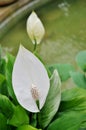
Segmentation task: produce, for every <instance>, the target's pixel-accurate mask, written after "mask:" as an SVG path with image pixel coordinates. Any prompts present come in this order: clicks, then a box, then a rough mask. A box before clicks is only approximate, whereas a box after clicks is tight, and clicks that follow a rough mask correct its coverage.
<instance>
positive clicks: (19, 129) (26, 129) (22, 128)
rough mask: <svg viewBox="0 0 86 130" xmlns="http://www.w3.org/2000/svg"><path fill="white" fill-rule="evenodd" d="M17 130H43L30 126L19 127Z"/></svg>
mask: <svg viewBox="0 0 86 130" xmlns="http://www.w3.org/2000/svg"><path fill="white" fill-rule="evenodd" d="M16 130H41V129H37V128H34V127H32V126H30V125H23V126H20V127H18V128H17V129H16Z"/></svg>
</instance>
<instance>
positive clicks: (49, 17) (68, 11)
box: [0, 0, 86, 64]
mask: <svg viewBox="0 0 86 130" xmlns="http://www.w3.org/2000/svg"><path fill="white" fill-rule="evenodd" d="M36 12H37V14H38V16H39V17H40V18H41V20H42V22H43V24H44V26H45V29H46V34H45V37H44V39H43V41H42V43H41V44H40V45H39V46H38V48H37V51H38V53H39V54H40V56H41V58H42V59H43V60H44V62H45V63H48V64H49V63H66V62H68V63H73V64H75V55H76V54H77V53H78V52H79V51H81V50H85V49H86V0H65V1H61V0H60V1H59V0H56V1H55V0H54V1H53V2H52V3H50V4H48V5H46V6H43V7H41V8H39V9H37V10H36ZM28 15H29V14H28ZM26 20H27V17H26V18H25V19H24V20H22V21H20V22H19V23H17V24H16V25H15V26H14V27H13V28H12V29H11V30H10V31H9V32H8V33H7V34H6V35H5V36H4V38H3V39H2V40H1V41H0V44H2V46H3V49H4V50H5V51H9V52H11V53H13V54H16V53H17V51H18V48H19V44H20V43H21V44H23V45H24V46H25V47H27V48H28V49H29V50H31V51H32V50H33V44H32V43H31V41H30V40H29V37H28V35H27V32H26Z"/></svg>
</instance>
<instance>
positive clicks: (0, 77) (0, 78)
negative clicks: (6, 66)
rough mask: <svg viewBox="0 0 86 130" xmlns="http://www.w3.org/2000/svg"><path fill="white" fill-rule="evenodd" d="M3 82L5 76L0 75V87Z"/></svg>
mask: <svg viewBox="0 0 86 130" xmlns="http://www.w3.org/2000/svg"><path fill="white" fill-rule="evenodd" d="M4 81H5V76H4V75H2V74H0V86H1V85H2V83H3V82H4Z"/></svg>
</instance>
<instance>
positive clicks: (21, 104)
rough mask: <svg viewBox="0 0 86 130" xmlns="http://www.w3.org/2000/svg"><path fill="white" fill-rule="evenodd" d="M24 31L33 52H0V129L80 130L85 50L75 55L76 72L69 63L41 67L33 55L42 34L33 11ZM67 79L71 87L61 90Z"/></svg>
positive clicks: (85, 120)
mask: <svg viewBox="0 0 86 130" xmlns="http://www.w3.org/2000/svg"><path fill="white" fill-rule="evenodd" d="M27 32H28V34H29V36H30V38H31V40H32V42H33V44H34V52H35V53H32V52H30V51H29V50H27V49H25V48H24V47H23V46H22V45H20V48H19V51H18V54H17V56H16V57H15V56H13V55H11V54H9V53H8V54H7V55H6V56H5V57H2V49H0V130H84V129H85V128H86V51H85V50H84V51H81V52H79V53H78V54H77V56H76V63H77V66H78V67H79V68H80V69H78V70H76V69H75V67H74V66H73V65H71V64H58V63H57V64H52V65H44V64H43V63H42V62H41V61H40V59H39V58H38V57H37V56H35V54H36V47H37V44H39V43H40V42H41V40H42V38H43V35H44V33H45V30H44V27H43V25H42V23H41V21H40V19H39V18H38V16H37V15H36V14H35V12H33V13H32V14H31V15H30V17H29V18H28V21H27ZM78 67H77V68H78ZM69 78H71V79H72V82H73V83H74V86H72V87H71V88H70V84H69V89H65V90H64V91H62V84H63V83H64V82H67V81H68V79H69Z"/></svg>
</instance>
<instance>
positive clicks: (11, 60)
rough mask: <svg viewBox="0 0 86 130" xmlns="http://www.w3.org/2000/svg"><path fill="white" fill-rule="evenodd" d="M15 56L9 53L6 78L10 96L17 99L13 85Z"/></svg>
mask: <svg viewBox="0 0 86 130" xmlns="http://www.w3.org/2000/svg"><path fill="white" fill-rule="evenodd" d="M14 60H15V58H14V57H13V56H12V55H10V54H8V55H7V62H6V80H7V89H8V93H9V96H10V97H11V98H12V99H14V100H15V101H16V97H15V94H14V91H13V87H12V70H13V64H14Z"/></svg>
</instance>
